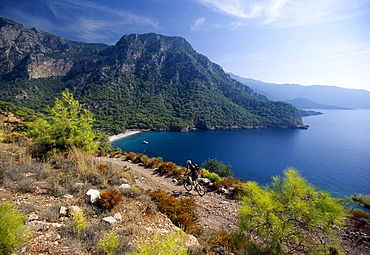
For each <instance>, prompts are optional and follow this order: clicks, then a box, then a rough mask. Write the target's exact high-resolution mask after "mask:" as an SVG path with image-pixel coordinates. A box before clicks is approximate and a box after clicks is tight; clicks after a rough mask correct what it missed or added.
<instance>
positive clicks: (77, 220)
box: [72, 210, 88, 238]
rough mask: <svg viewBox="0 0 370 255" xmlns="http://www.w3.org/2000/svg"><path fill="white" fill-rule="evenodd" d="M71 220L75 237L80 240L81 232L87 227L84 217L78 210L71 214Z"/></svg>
mask: <svg viewBox="0 0 370 255" xmlns="http://www.w3.org/2000/svg"><path fill="white" fill-rule="evenodd" d="M72 219H73V229H74V231H75V232H76V234H77V237H78V238H80V235H81V232H82V231H83V230H85V229H86V228H87V227H88V225H87V223H86V218H85V215H84V213H83V212H82V211H81V210H78V211H76V212H75V213H74V214H73V216H72Z"/></svg>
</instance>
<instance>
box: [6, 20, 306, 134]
mask: <svg viewBox="0 0 370 255" xmlns="http://www.w3.org/2000/svg"><path fill="white" fill-rule="evenodd" d="M0 44H1V45H0V77H1V79H0V100H3V101H7V102H12V103H14V104H16V105H19V106H27V107H29V108H32V109H35V110H42V109H43V108H45V107H47V106H49V105H50V104H52V103H53V102H54V98H55V97H58V96H60V93H61V91H63V90H65V89H66V88H68V89H69V90H70V91H71V92H72V93H73V94H74V95H75V97H76V99H78V100H79V102H80V103H81V104H82V105H83V106H84V107H85V108H87V109H89V110H91V111H92V112H93V113H94V114H95V118H96V120H97V121H96V127H97V128H100V129H102V130H105V131H107V132H113V133H117V132H121V131H123V130H125V129H129V128H139V129H152V130H183V131H186V130H191V129H197V128H199V129H214V128H263V127H292V128H294V127H304V124H303V123H302V119H301V116H300V115H299V113H298V111H297V109H296V108H295V107H293V106H292V105H291V104H288V103H285V102H275V101H270V100H268V99H267V98H266V97H265V96H263V95H261V94H257V93H255V92H254V91H253V90H252V89H251V88H249V87H248V86H245V85H243V84H241V83H240V82H238V81H236V80H233V79H231V77H230V76H229V75H228V74H226V73H225V72H224V71H223V69H222V68H221V67H220V66H219V65H217V64H215V63H212V62H211V61H210V60H209V59H208V58H207V57H206V56H204V55H202V54H199V53H197V52H196V51H195V50H194V49H193V48H192V46H191V45H190V44H189V42H187V41H186V40H185V39H184V38H181V37H174V36H163V35H159V34H154V33H149V34H142V35H139V34H131V35H124V36H123V37H122V38H121V39H120V40H119V41H118V42H117V43H116V44H115V45H112V46H110V45H105V44H97V43H96V44H94V43H83V42H73V41H69V40H67V39H64V38H62V37H58V36H55V35H52V34H50V33H47V32H44V31H42V30H40V29H37V28H29V27H27V26H24V25H22V24H19V23H16V22H14V21H11V20H8V19H5V18H0Z"/></svg>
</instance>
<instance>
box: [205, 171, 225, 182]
mask: <svg viewBox="0 0 370 255" xmlns="http://www.w3.org/2000/svg"><path fill="white" fill-rule="evenodd" d="M201 171H202V176H203V177H204V178H208V179H209V180H210V181H211V182H218V181H221V180H222V178H221V177H220V176H219V175H218V174H216V173H211V172H210V171H208V170H206V169H202V170H201Z"/></svg>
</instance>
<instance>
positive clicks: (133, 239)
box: [0, 144, 370, 255]
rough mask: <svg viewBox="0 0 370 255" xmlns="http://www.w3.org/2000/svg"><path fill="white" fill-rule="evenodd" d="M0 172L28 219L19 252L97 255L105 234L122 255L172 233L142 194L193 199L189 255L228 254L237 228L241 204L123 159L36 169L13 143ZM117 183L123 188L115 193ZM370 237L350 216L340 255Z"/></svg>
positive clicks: (359, 248) (3, 186) (77, 157)
mask: <svg viewBox="0 0 370 255" xmlns="http://www.w3.org/2000/svg"><path fill="white" fill-rule="evenodd" d="M0 166H1V168H0V170H1V173H2V174H3V176H1V179H0V180H1V182H0V196H1V198H2V199H6V200H10V201H13V202H15V203H16V204H17V206H18V208H19V209H20V210H21V212H23V213H24V214H26V216H27V220H26V225H27V226H30V227H32V238H31V239H30V240H29V241H28V242H26V243H25V244H24V245H22V248H21V250H20V252H19V253H18V254H103V253H102V252H99V251H98V250H97V247H98V242H99V238H102V237H103V236H104V233H107V232H108V231H109V230H113V231H115V232H116V233H118V235H119V238H120V241H121V244H120V245H119V247H118V248H117V250H116V252H115V253H114V254H126V252H129V251H131V250H132V249H133V248H134V247H135V245H136V244H137V242H138V239H139V238H140V237H142V236H143V235H144V236H146V237H147V238H150V237H151V235H152V234H155V233H156V234H161V235H167V234H168V233H170V232H171V231H175V230H176V229H177V228H176V227H175V226H174V224H173V223H172V222H171V221H170V220H169V218H168V217H167V216H165V215H164V214H162V213H161V212H159V211H158V209H157V207H156V206H155V205H154V202H153V201H152V200H151V199H150V197H149V196H148V195H147V194H146V193H145V192H144V191H145V190H148V189H152V190H154V189H162V190H164V191H165V192H166V193H167V194H169V195H171V196H172V197H177V198H182V199H189V198H190V199H194V201H195V205H196V216H197V218H198V219H199V221H198V222H197V225H198V226H199V227H200V228H201V229H202V230H203V231H204V232H203V234H198V235H197V238H196V237H195V236H193V235H187V237H186V246H187V247H189V248H190V250H191V251H192V252H193V253H192V254H210V255H211V254H213V255H216V254H231V253H230V252H229V251H228V248H230V247H232V246H227V245H228V243H227V238H228V236H227V235H225V233H230V234H231V233H233V232H232V231H233V230H236V229H237V228H238V220H237V217H236V214H237V212H238V210H239V206H240V201H238V200H235V199H234V198H231V197H228V196H226V195H224V194H220V193H218V192H214V191H212V192H211V191H209V192H207V193H206V195H205V196H204V197H200V196H198V195H197V194H196V193H195V192H194V191H191V192H190V193H188V192H186V191H185V189H184V187H183V186H181V185H177V184H176V182H174V181H173V179H172V178H168V176H162V175H160V174H159V173H158V172H157V171H156V170H155V169H148V168H144V167H142V166H139V165H138V164H134V163H132V162H129V161H127V160H125V158H124V157H123V158H118V157H113V158H110V157H92V156H90V155H82V154H79V153H78V152H76V151H75V152H73V153H71V155H70V156H69V157H68V158H62V157H60V158H57V157H56V158H54V159H53V160H50V161H49V162H47V163H41V162H38V161H36V160H34V159H32V158H30V156H29V155H27V153H25V150H24V148H22V147H19V146H17V145H16V144H2V146H1V153H0ZM71 169H74V170H75V171H76V173H78V172H79V173H82V172H81V171H86V172H85V173H89V174H91V176H86V177H87V179H85V181H84V182H82V180H81V179H80V178H81V176H80V177H78V176H77V175H76V173H72V172H71ZM98 169H105V172H104V174H102V172H101V174H99V172H98V171H97V170H98ZM118 175H119V176H118ZM109 178H111V179H109ZM122 183H125V184H126V185H127V183H129V185H128V187H127V188H119V185H121V184H122ZM90 188H97V189H100V190H106V189H111V188H114V189H118V190H119V192H120V194H122V195H123V201H122V202H121V203H119V204H118V205H116V206H115V207H114V208H113V209H112V210H110V211H101V210H100V209H99V208H98V207H96V206H93V205H91V204H90V203H89V200H87V199H86V198H85V193H86V191H87V190H88V189H90ZM64 209H67V212H66V211H64ZM73 210H83V211H84V214H85V218H86V223H87V227H86V229H85V230H83V231H82V233H81V236H80V237H79V236H78V235H76V233H75V232H76V231H75V230H74V229H73V216H71V214H72V212H73ZM113 215H114V216H115V218H116V223H114V224H113V223H109V222H107V221H106V220H107V219H106V218H107V217H111V218H113V217H112V216H113ZM0 219H1V218H0ZM221 231H226V232H221ZM369 234H370V231H369V223H368V222H366V221H365V218H364V219H361V218H357V219H356V218H352V219H351V218H348V219H347V221H346V228H345V229H344V230H341V231H340V236H341V239H340V242H341V244H342V245H343V248H344V250H345V252H346V254H367V252H368V251H369V249H370V248H369V247H370V245H369V244H370V240H369V237H368V235H369ZM229 245H230V244H229ZM232 245H234V247H235V245H237V244H236V243H234V244H232ZM236 254H238V253H236Z"/></svg>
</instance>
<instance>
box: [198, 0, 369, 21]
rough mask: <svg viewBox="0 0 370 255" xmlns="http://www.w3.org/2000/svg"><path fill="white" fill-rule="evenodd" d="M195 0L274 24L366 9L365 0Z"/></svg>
mask: <svg viewBox="0 0 370 255" xmlns="http://www.w3.org/2000/svg"><path fill="white" fill-rule="evenodd" d="M197 2H198V3H200V4H202V5H205V6H207V7H209V8H211V9H212V10H214V11H217V12H219V13H222V14H225V15H229V16H233V17H235V18H237V19H241V20H248V21H254V22H256V23H258V24H271V25H277V26H299V25H308V24H319V23H324V22H328V21H333V20H340V19H346V18H349V17H352V16H358V15H362V14H364V13H369V11H370V4H369V1H367V0H351V1H348V0H305V1H299V0H197ZM240 24H245V22H244V23H240Z"/></svg>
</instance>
